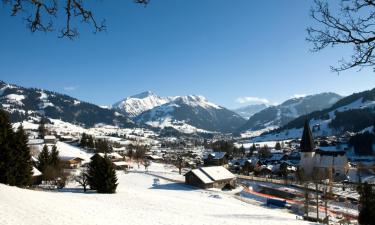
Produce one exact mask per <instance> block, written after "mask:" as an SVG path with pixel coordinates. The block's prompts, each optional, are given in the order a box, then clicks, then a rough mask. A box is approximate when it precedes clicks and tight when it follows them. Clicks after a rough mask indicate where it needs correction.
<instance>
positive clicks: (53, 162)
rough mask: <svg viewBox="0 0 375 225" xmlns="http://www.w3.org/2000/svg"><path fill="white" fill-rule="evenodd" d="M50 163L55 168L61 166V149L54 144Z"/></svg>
mask: <svg viewBox="0 0 375 225" xmlns="http://www.w3.org/2000/svg"><path fill="white" fill-rule="evenodd" d="M49 165H50V166H52V167H53V168H55V169H57V167H59V166H60V159H59V151H58V150H57V147H56V145H54V146H52V150H51V155H50V162H49Z"/></svg>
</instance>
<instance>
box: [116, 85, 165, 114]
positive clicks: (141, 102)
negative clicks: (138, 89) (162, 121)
mask: <svg viewBox="0 0 375 225" xmlns="http://www.w3.org/2000/svg"><path fill="white" fill-rule="evenodd" d="M170 100H171V99H170V98H168V97H159V96H157V95H156V94H154V93H152V92H150V91H148V92H143V93H141V94H138V95H134V96H131V97H127V98H125V99H124V100H122V101H120V102H118V103H115V104H114V105H113V107H114V108H118V109H121V110H124V111H125V112H126V113H128V115H130V116H132V117H136V116H138V115H140V114H141V113H143V112H145V111H147V110H150V109H153V108H155V107H157V106H160V105H163V104H166V103H168V102H170Z"/></svg>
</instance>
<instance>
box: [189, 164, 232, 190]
mask: <svg viewBox="0 0 375 225" xmlns="http://www.w3.org/2000/svg"><path fill="white" fill-rule="evenodd" d="M185 183H186V184H188V185H191V186H195V187H198V188H203V189H206V188H220V189H222V188H227V187H228V188H232V187H235V185H236V177H235V176H234V175H233V174H232V173H231V172H229V171H228V170H227V169H225V168H224V167H222V166H211V167H201V168H199V169H194V170H191V171H189V172H188V173H186V174H185Z"/></svg>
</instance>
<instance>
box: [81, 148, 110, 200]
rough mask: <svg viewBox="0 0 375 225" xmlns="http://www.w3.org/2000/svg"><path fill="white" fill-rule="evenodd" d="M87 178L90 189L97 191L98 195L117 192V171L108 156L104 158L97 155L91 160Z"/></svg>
mask: <svg viewBox="0 0 375 225" xmlns="http://www.w3.org/2000/svg"><path fill="white" fill-rule="evenodd" d="M87 178H88V183H89V185H90V188H91V189H93V190H96V191H97V192H98V193H115V192H116V188H117V176H116V170H115V169H114V167H113V165H112V162H111V161H110V160H109V159H108V157H107V155H105V156H104V158H103V157H101V156H100V155H99V154H95V155H94V156H93V157H92V158H91V162H90V164H89V169H88V174H87Z"/></svg>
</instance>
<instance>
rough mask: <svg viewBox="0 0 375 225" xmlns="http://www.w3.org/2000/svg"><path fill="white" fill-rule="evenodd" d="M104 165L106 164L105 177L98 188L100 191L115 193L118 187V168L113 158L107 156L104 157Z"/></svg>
mask: <svg viewBox="0 0 375 225" xmlns="http://www.w3.org/2000/svg"><path fill="white" fill-rule="evenodd" d="M103 160H104V161H103V165H104V177H103V178H104V179H103V181H104V182H103V185H101V187H100V188H98V190H97V191H98V192H99V193H115V192H116V188H117V185H118V183H117V176H116V170H115V168H114V167H113V164H112V162H111V160H109V158H108V157H107V156H105V157H104V159H103Z"/></svg>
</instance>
